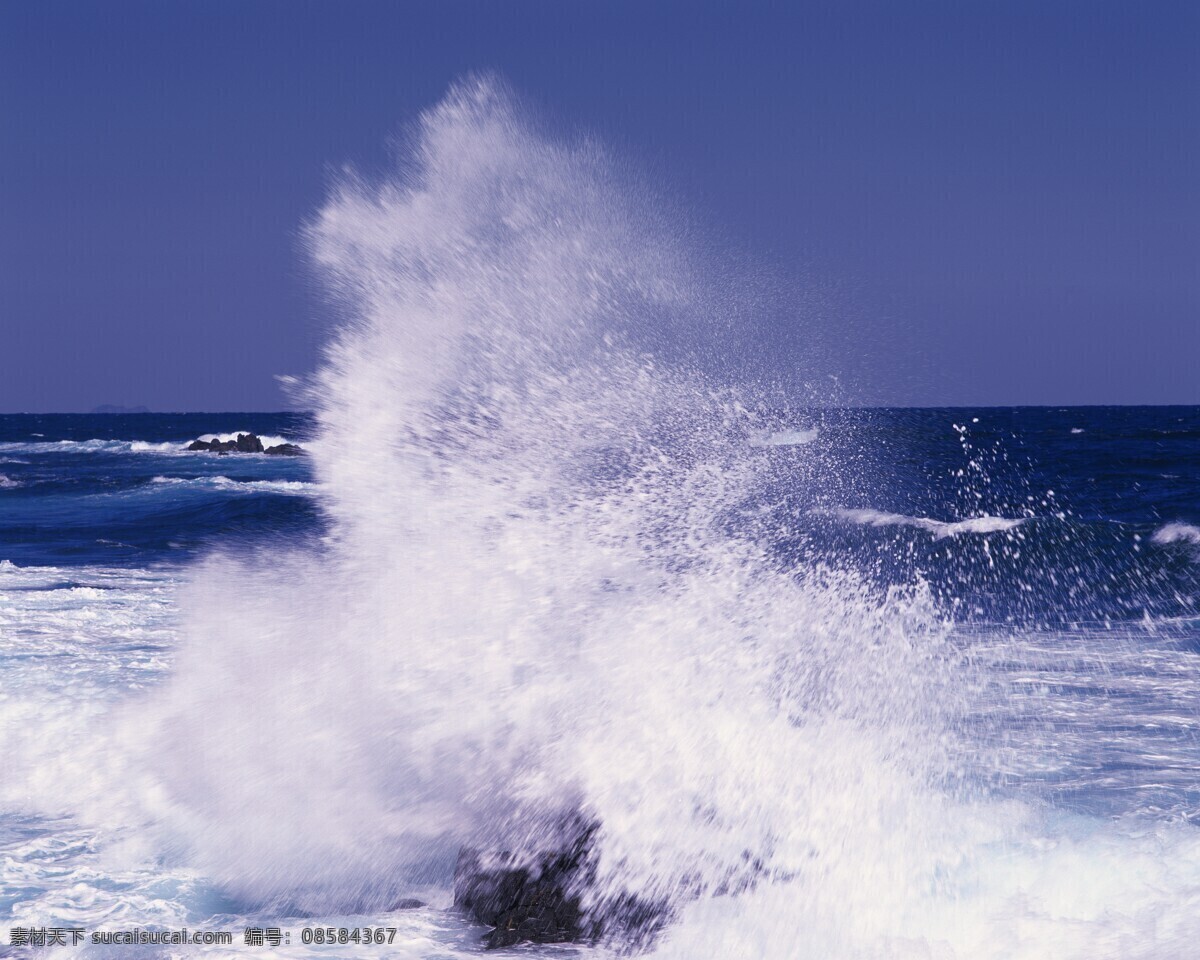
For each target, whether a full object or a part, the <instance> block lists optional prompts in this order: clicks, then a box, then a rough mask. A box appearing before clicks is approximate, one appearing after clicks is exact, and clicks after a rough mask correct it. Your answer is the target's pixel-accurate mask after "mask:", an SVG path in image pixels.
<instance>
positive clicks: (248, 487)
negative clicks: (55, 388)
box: [0, 413, 321, 566]
mask: <svg viewBox="0 0 1200 960" xmlns="http://www.w3.org/2000/svg"><path fill="white" fill-rule="evenodd" d="M246 430H248V431H251V432H254V433H257V434H260V435H269V436H276V437H283V438H286V439H289V440H296V441H301V442H302V441H303V440H304V439H305V438H306V437H307V436H309V433H310V430H311V421H310V418H308V417H306V416H304V415H298V414H292V413H221V414H206V413H188V414H156V413H148V414H128V415H125V414H119V415H108V414H106V415H86V414H53V415H51V414H45V415H35V414H10V415H5V416H0V478H3V479H0V559H5V560H10V561H12V562H13V563H16V564H18V565H20V566H26V565H55V566H64V565H78V564H110V565H121V566H126V565H128V566H145V565H147V564H153V563H162V562H175V561H183V560H187V559H189V558H191V557H194V556H195V555H196V554H197V553H199V552H202V551H203V550H205V549H208V548H210V547H211V546H212V545H213V544H215V543H217V542H220V543H222V544H223V545H226V546H236V545H238V544H246V545H253V544H261V543H262V542H263V541H264V540H266V539H268V538H272V537H283V538H288V539H294V538H295V537H297V536H306V535H312V534H316V533H318V532H319V530H320V525H321V519H320V512H319V510H318V509H317V507H316V505H315V502H314V500H313V498H312V497H311V496H307V495H305V487H302V486H300V485H302V484H308V483H309V482H310V481H311V479H312V477H311V473H312V471H311V465H310V463H309V460H308V458H307V457H278V456H265V455H245V454H241V455H233V454H229V455H224V456H222V455H217V454H209V453H188V452H186V451H185V448H186V447H187V445H188V444H189V443H190V442H191V441H192V440H194V439H196V438H197V437H199V436H201V435H205V434H210V433H211V434H227V433H233V432H236V431H246ZM289 485H290V486H289Z"/></svg>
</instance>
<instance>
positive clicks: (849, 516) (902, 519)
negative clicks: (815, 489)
mask: <svg viewBox="0 0 1200 960" xmlns="http://www.w3.org/2000/svg"><path fill="white" fill-rule="evenodd" d="M809 512H810V513H811V514H813V515H815V516H828V517H837V518H838V519H840V520H848V521H850V522H851V523H857V524H860V525H862V526H867V527H915V528H917V529H919V530H928V531H929V532H930V533H932V534H933V535H934V538H935V539H937V540H941V539H943V538H945V537H956V536H958V535H959V534H961V533H1001V532H1003V531H1006V530H1013V529H1015V528H1016V527H1018V526H1020V525H1021V524H1022V523H1024V522H1025V520H1026V519H1027V518H1024V517H992V516H982V517H969V518H968V519H966V520H951V521H947V520H933V519H931V518H929V517H910V516H906V515H905V514H902V513H887V512H885V511H883V510H870V509H865V510H849V509H846V508H841V507H839V508H837V509H833V510H811V511H809Z"/></svg>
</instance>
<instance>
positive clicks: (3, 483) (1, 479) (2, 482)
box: [0, 473, 24, 490]
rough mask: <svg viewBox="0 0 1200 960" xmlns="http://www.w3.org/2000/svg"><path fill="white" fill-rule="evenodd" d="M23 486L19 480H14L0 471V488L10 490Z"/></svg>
mask: <svg viewBox="0 0 1200 960" xmlns="http://www.w3.org/2000/svg"><path fill="white" fill-rule="evenodd" d="M20 486H24V484H22V483H21V481H20V480H14V479H12V477H7V476H5V475H4V474H3V473H0V490H11V489H13V488H14V487H20Z"/></svg>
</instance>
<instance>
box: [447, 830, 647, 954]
mask: <svg viewBox="0 0 1200 960" xmlns="http://www.w3.org/2000/svg"><path fill="white" fill-rule="evenodd" d="M559 826H560V829H559V830H558V831H556V832H557V833H558V834H559V835H558V836H557V838H556V839H555V841H554V842H553V845H552V846H550V848H549V849H545V850H542V851H539V852H536V853H533V854H528V853H526V854H521V855H518V854H514V853H511V852H507V851H483V850H475V849H469V848H464V849H462V850H461V851H460V852H459V855H458V864H457V866H456V867H455V870H454V905H455V906H456V907H458V908H459V909H460V910H462V911H463V912H464V913H466V914H467V915H468V916H469V917H471V919H473V920H475V921H476V922H478V923H481V924H484V925H486V926H489V927H491V928H492V930H491V931H490V932H489V933H488V934H486V935H485V937H484V943H485V945H486V946H487V947H488V948H489V949H496V948H499V947H508V946H512V945H513V944H516V943H522V942H530V943H600V942H609V943H618V944H620V945H622V946H625V947H632V946H638V945H644V944H645V943H647V942H648V941H650V940H651V939H653V937H654V936H655V934H656V933H657V932H658V931H659V929H660V928H661V927H662V925H663V923H664V922H665V921H666V919H667V907H666V905H665V904H657V903H646V902H644V901H641V900H639V899H637V898H635V897H633V896H630V895H628V894H621V895H619V896H615V897H613V896H607V897H606V896H591V897H589V896H588V894H589V893H592V894H594V893H595V891H594V889H593V888H594V886H595V883H596V850H595V846H594V842H595V839H596V836H597V833H598V831H599V824H598V823H596V822H595V821H587V820H583V819H581V818H571V819H569V820H565V821H563V822H562V823H561V824H560V825H559ZM585 901H586V902H588V906H586V907H585Z"/></svg>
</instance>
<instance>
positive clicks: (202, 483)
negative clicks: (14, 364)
mask: <svg viewBox="0 0 1200 960" xmlns="http://www.w3.org/2000/svg"><path fill="white" fill-rule="evenodd" d="M802 419H803V421H804V422H803V424H801V426H809V427H811V426H815V427H816V428H817V430H818V436H817V438H816V439H815V440H814V441H812V442H811V443H808V444H804V445H796V446H787V445H783V446H768V447H763V448H761V449H760V450H759V451H758V456H759V457H760V463H761V468H762V470H763V472H764V473H765V474H767V475H768V477H769V482H768V484H767V485H766V486H765V488H763V489H765V490H766V491H767V493H766V494H765V495H764V501H765V503H764V504H756V505H751V506H755V507H761V506H766V507H767V508H768V509H767V510H766V512H765V516H766V517H767V519H766V520H764V519H763V517H764V513H763V512H762V511H761V510H757V509H755V510H754V511H752V512H753V513H754V516H755V520H754V523H753V527H754V531H755V535H756V536H758V537H766V538H767V539H768V540H769V541H770V545H771V548H772V549H773V550H774V551H775V552H776V553H777V555H778V556H779V557H780V559H781V561H782V562H784V563H795V562H810V561H812V560H821V561H825V562H830V563H834V564H838V565H852V566H853V567H855V568H856V569H857V570H859V571H861V572H863V573H864V574H865V575H866V576H868V577H873V578H876V579H878V580H879V581H880V583H881V584H887V583H896V582H911V581H912V580H914V579H922V580H925V581H927V582H928V583H929V584H930V586H931V587H932V589H933V591H934V593H935V595H936V596H937V597H938V598H939V600H940V601H941V602H942V603H943V604H945V606H946V608H947V609H948V610H949V611H951V612H953V614H954V615H955V617H956V618H957V619H959V620H963V621H971V620H982V621H991V622H997V621H1000V622H1004V621H1012V622H1035V623H1055V622H1076V623H1097V622H1099V623H1103V622H1105V621H1107V620H1114V621H1127V620H1131V619H1140V618H1144V617H1146V616H1149V617H1152V618H1154V619H1162V618H1176V617H1189V616H1192V615H1194V614H1195V612H1196V599H1197V596H1198V595H1200V563H1197V554H1198V552H1200V543H1198V542H1197V541H1198V540H1200V408H1198V407H1114V408H1102V407H1086V408H1034V407H1021V408H1011V409H997V408H990V409H980V410H970V409H903V410H832V411H810V412H809V413H808V414H806V415H805V416H804V417H802ZM239 430H249V431H253V432H256V433H259V434H261V435H267V436H275V437H283V438H286V439H289V440H295V441H299V442H301V443H303V442H304V440H305V439H306V438H307V437H309V435H310V434H311V431H312V422H311V419H310V418H309V417H307V416H305V415H303V414H293V413H231V414H199V413H198V414H131V415H24V414H19V415H6V416H0V559H4V560H10V561H12V562H14V563H16V564H18V565H22V566H26V565H57V566H63V565H77V564H109V565H120V566H145V565H148V564H155V563H164V562H166V563H173V562H179V561H186V560H188V559H191V558H193V557H195V556H196V555H197V554H199V553H202V552H204V551H205V550H208V549H212V548H213V547H214V546H215V545H217V544H220V545H221V547H222V548H224V549H228V548H237V547H239V546H251V547H253V546H263V545H268V544H270V543H271V542H272V541H276V540H286V541H288V542H295V541H296V540H297V539H299V538H313V537H318V536H319V535H320V534H321V533H322V531H323V520H322V513H321V510H320V507H319V498H318V497H317V490H316V487H315V485H314V484H313V482H312V481H313V476H312V465H311V463H310V461H309V459H308V458H307V457H296V458H286V457H269V456H263V455H236V454H230V455H225V456H220V455H215V454H209V453H189V452H186V451H185V450H184V448H185V447H186V445H187V444H188V443H189V442H190V441H191V440H193V439H195V438H196V437H198V436H201V435H204V434H229V433H233V432H236V431H239ZM380 482H381V483H386V482H387V479H386V478H381V481H380ZM981 518H998V519H999V520H1009V521H1020V523H1019V524H1015V525H1010V526H1009V527H1008V528H1007V529H989V527H988V522H989V521H987V520H986V519H983V520H982V521H981ZM963 521H968V524H967V525H966V526H963V527H953V526H948V525H951V524H961V523H962V522H963ZM972 521H973V522H974V523H975V524H976V525H975V526H972V525H971V522H972ZM980 524H981V525H980Z"/></svg>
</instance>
